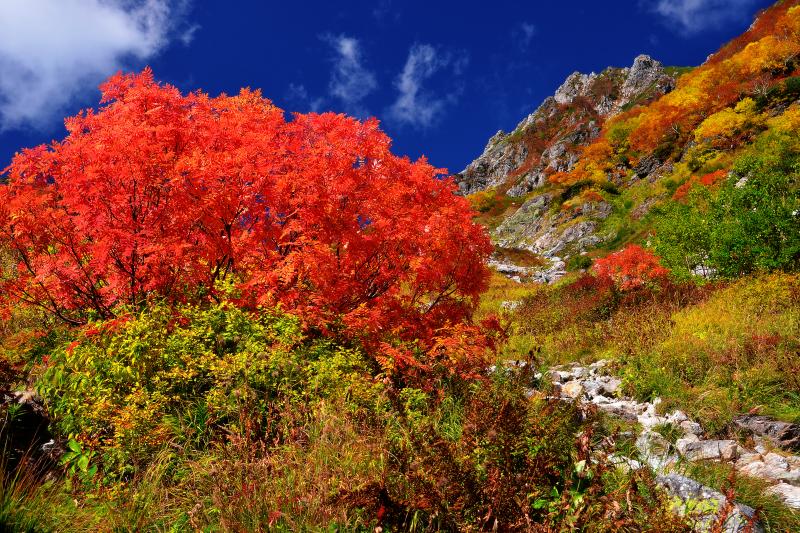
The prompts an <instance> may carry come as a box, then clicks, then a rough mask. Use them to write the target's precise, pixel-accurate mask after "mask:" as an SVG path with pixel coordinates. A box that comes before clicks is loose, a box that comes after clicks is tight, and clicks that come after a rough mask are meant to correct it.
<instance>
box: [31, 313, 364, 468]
mask: <svg viewBox="0 0 800 533" xmlns="http://www.w3.org/2000/svg"><path fill="white" fill-rule="evenodd" d="M47 364H48V366H47V368H46V370H45V371H44V373H43V375H42V376H41V379H40V380H39V381H38V390H39V392H40V393H41V394H42V395H43V397H44V398H45V399H46V401H47V404H48V407H49V410H50V413H51V414H52V416H53V417H54V419H55V420H56V426H57V428H58V429H59V430H60V432H61V433H62V434H64V435H67V436H69V437H73V438H75V439H76V440H79V441H81V442H82V443H84V444H85V445H87V446H90V447H91V448H93V449H96V450H98V451H101V452H102V454H103V455H102V462H103V464H104V467H105V471H106V473H107V474H129V473H132V472H134V471H135V470H137V469H139V468H140V467H141V466H143V465H145V464H146V463H147V461H148V460H149V459H150V458H151V457H152V454H153V453H154V452H155V450H158V449H160V448H161V447H163V446H165V445H166V444H167V443H169V442H172V443H176V442H177V443H178V444H180V445H191V446H196V447H200V448H202V447H204V446H205V445H207V444H208V442H209V441H210V439H211V437H212V436H213V435H214V434H216V435H219V434H222V433H234V434H246V433H247V432H252V431H268V432H271V433H272V434H273V436H274V435H275V434H277V433H278V432H280V431H282V430H285V429H286V428H285V427H284V428H281V427H280V424H279V425H278V426H277V427H276V425H275V424H274V423H273V422H274V421H273V420H271V419H270V418H269V417H270V413H271V412H272V411H273V410H274V409H275V406H276V405H283V404H289V405H293V406H298V408H297V410H296V412H297V413H302V412H303V408H302V406H303V405H304V403H305V402H307V401H308V400H309V399H310V398H312V397H318V396H325V395H327V394H331V393H333V392H334V391H337V390H339V391H342V392H343V393H344V392H346V393H347V394H349V395H350V396H351V398H352V399H353V404H354V405H357V404H358V403H359V402H361V403H364V404H366V403H369V402H372V401H374V400H375V398H377V396H375V395H374V394H373V392H374V391H373V390H372V387H374V386H375V385H374V384H372V383H371V382H367V381H365V380H364V378H363V375H364V374H365V370H364V369H365V368H366V365H367V363H366V359H364V358H363V357H362V356H361V354H360V352H358V351H356V350H350V349H346V348H342V347H339V346H335V345H333V344H332V343H331V342H330V341H326V340H316V341H312V340H310V339H308V338H306V337H305V336H304V335H303V333H302V331H301V328H300V324H299V321H298V320H297V319H295V318H294V317H291V316H288V315H284V314H281V313H279V312H276V311H268V310H264V311H262V312H261V313H260V314H257V315H256V314H252V313H247V312H244V311H242V310H240V309H238V308H236V307H235V306H234V305H233V304H230V303H227V302H222V303H220V304H217V305H213V306H210V307H208V308H199V307H192V306H187V307H183V308H181V309H178V310H172V309H170V308H169V307H167V306H165V305H155V306H152V307H150V308H149V309H148V310H146V311H144V312H141V313H139V314H138V315H135V316H129V317H124V318H122V319H117V320H114V321H110V322H105V323H96V324H91V325H90V326H89V327H87V328H85V329H84V330H83V331H82V332H81V334H80V335H79V337H78V338H77V340H75V341H73V342H71V343H69V344H66V345H62V346H61V347H60V348H59V349H57V350H55V351H54V352H53V353H52V355H51V357H50V358H49V361H48V362H47ZM283 422H284V425H285V422H286V421H283Z"/></svg>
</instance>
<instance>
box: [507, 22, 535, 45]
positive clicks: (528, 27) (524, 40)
mask: <svg viewBox="0 0 800 533" xmlns="http://www.w3.org/2000/svg"><path fill="white" fill-rule="evenodd" d="M537 32H538V29H537V28H536V25H535V24H532V23H530V22H526V21H523V22H522V23H520V25H519V26H517V27H516V28H515V29H514V32H513V36H514V40H515V41H516V42H517V46H519V47H520V49H522V50H526V49H527V48H528V47H529V46H530V44H531V41H532V40H533V38H534V36H535V35H536V33H537Z"/></svg>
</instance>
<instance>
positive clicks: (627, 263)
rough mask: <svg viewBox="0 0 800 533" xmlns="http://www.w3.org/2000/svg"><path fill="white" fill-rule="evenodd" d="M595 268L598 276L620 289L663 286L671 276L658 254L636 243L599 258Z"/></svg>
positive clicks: (628, 289)
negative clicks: (662, 264)
mask: <svg viewBox="0 0 800 533" xmlns="http://www.w3.org/2000/svg"><path fill="white" fill-rule="evenodd" d="M593 269H594V273H595V276H597V278H599V279H600V280H608V281H610V282H611V283H613V284H614V287H616V288H617V290H620V291H630V290H635V289H639V288H643V287H657V286H663V285H664V284H665V283H666V282H667V279H668V276H669V271H668V270H667V269H666V268H664V267H662V266H661V262H660V260H659V258H658V256H656V255H655V254H653V253H652V252H651V251H649V250H645V249H644V248H642V247H641V246H638V245H636V244H631V245H629V246H628V247H627V248H625V249H623V250H620V251H619V252H615V253H613V254H611V255H608V256H606V257H604V258H602V259H598V260H597V261H595V263H594V267H593Z"/></svg>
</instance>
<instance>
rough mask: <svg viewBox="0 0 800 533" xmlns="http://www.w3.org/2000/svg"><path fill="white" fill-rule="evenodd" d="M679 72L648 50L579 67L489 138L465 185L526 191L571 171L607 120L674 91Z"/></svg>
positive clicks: (464, 176) (463, 176)
mask: <svg viewBox="0 0 800 533" xmlns="http://www.w3.org/2000/svg"><path fill="white" fill-rule="evenodd" d="M673 73H674V69H669V70H665V69H664V67H663V66H662V65H661V63H659V62H658V61H655V60H653V59H652V58H650V57H649V56H646V55H641V56H639V57H637V58H636V59H635V60H634V62H633V65H632V66H631V67H630V68H615V67H610V68H608V69H606V70H604V71H603V72H602V73H600V74H595V73H591V74H588V75H587V74H581V73H580V72H574V73H573V74H571V75H570V76H569V77H568V78H567V79H566V80H565V81H564V83H563V84H562V85H561V87H559V88H558V90H557V91H556V92H555V95H554V96H551V97H549V98H547V99H546V100H545V101H544V102H543V103H542V105H540V106H539V108H538V109H536V111H534V112H533V113H531V114H530V115H528V116H527V117H525V119H524V120H522V121H521V122H520V123H519V125H518V126H517V127H516V129H515V130H514V131H513V132H511V133H509V134H506V133H504V132H502V131H499V132H497V134H495V135H494V136H493V137H492V138H491V139H490V140H489V143H488V144H487V145H486V149H485V150H484V152H483V154H481V155H480V156H479V157H478V158H477V159H476V160H475V161H473V162H472V163H471V164H470V165H469V166H467V168H465V169H464V170H463V171H462V172H461V173H460V174H459V175H458V176H457V181H458V184H459V188H460V190H461V191H462V192H463V193H465V194H471V193H474V192H477V191H481V190H485V189H487V188H490V187H498V188H501V189H503V190H504V192H506V193H507V194H508V195H510V196H522V195H524V194H525V193H527V192H529V191H531V190H533V189H534V188H536V187H539V186H541V185H543V184H544V183H545V182H546V180H547V177H548V175H550V174H552V173H554V172H559V171H568V170H571V169H572V167H573V166H574V165H575V163H576V162H577V160H578V157H579V153H580V148H581V147H584V146H587V145H588V144H589V143H590V142H591V141H593V140H595V139H596V138H597V137H598V136H599V135H600V131H601V130H600V128H601V126H602V125H603V123H604V122H605V121H606V120H608V119H609V118H611V117H613V116H615V115H617V114H619V113H620V112H621V111H622V110H626V109H629V108H631V107H633V106H635V105H637V104H641V103H644V102H648V101H652V100H653V99H654V98H655V97H657V96H660V95H662V94H665V93H667V92H669V91H670V90H672V88H673V87H674V85H675V77H674V75H673Z"/></svg>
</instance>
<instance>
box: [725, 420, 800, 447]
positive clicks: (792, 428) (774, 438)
mask: <svg viewBox="0 0 800 533" xmlns="http://www.w3.org/2000/svg"><path fill="white" fill-rule="evenodd" d="M733 424H734V426H736V427H737V428H739V429H741V430H744V431H746V432H748V433H750V434H753V435H758V436H759V437H763V438H765V439H767V440H769V441H770V442H771V443H772V444H774V445H775V446H778V447H780V448H785V449H791V450H797V449H800V424H790V423H788V422H781V421H779V420H775V419H773V418H770V417H768V416H762V415H740V416H737V417H736V418H734V419H733Z"/></svg>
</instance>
